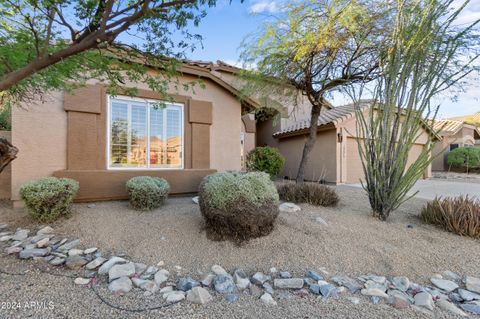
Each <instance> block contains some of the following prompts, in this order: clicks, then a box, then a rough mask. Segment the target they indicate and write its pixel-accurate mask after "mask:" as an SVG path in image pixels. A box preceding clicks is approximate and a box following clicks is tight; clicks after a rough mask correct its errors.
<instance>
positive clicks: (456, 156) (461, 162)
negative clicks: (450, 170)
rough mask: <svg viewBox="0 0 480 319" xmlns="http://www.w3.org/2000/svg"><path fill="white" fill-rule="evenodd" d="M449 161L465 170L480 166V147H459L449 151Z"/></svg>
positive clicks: (453, 165)
mask: <svg viewBox="0 0 480 319" xmlns="http://www.w3.org/2000/svg"><path fill="white" fill-rule="evenodd" d="M447 163H448V165H450V166H452V167H455V168H461V169H465V170H466V169H476V168H480V148H475V147H458V148H456V149H454V150H453V151H451V152H450V153H448V158H447Z"/></svg>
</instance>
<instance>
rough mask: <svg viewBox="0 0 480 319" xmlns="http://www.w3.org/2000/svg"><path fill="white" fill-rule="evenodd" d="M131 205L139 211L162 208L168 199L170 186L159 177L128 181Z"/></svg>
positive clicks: (137, 178) (141, 177)
mask: <svg viewBox="0 0 480 319" xmlns="http://www.w3.org/2000/svg"><path fill="white" fill-rule="evenodd" d="M126 186H127V192H128V196H129V198H130V205H131V206H132V207H133V208H135V209H138V210H152V209H155V208H158V207H160V206H161V205H162V204H163V203H164V202H165V200H166V199H167V197H168V192H170V185H169V184H168V182H167V181H166V180H165V179H163V178H159V177H151V176H136V177H133V178H131V179H129V180H128V181H127V185H126Z"/></svg>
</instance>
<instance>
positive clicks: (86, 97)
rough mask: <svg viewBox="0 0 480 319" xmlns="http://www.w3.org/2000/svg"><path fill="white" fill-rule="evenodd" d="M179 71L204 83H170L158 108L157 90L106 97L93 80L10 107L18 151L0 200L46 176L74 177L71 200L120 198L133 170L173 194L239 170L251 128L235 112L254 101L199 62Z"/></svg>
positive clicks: (251, 135)
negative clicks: (168, 97) (188, 86)
mask: <svg viewBox="0 0 480 319" xmlns="http://www.w3.org/2000/svg"><path fill="white" fill-rule="evenodd" d="M151 72H156V71H155V70H153V69H152V70H151ZM180 72H181V76H180V78H179V80H180V82H184V83H186V82H188V81H192V80H198V79H199V78H200V79H202V80H203V82H204V84H205V88H199V87H196V88H195V94H194V93H192V92H191V90H189V91H184V90H183V88H182V85H178V87H179V88H180V89H179V90H182V91H180V92H177V91H176V90H175V89H174V87H173V85H174V84H173V83H172V88H171V94H172V95H173V97H174V101H175V102H174V103H167V107H166V108H158V107H154V105H153V104H154V103H155V102H158V101H159V95H158V94H157V93H155V92H153V91H150V90H149V89H148V87H147V86H146V85H145V84H143V83H135V84H132V83H127V84H125V87H134V86H135V87H138V88H139V90H138V95H137V97H135V98H131V97H127V96H123V95H121V94H120V95H117V96H115V97H112V96H110V95H109V94H108V92H107V91H106V88H105V86H103V85H102V84H101V83H98V82H96V81H90V82H89V83H88V85H87V86H86V87H83V88H80V89H78V90H76V91H74V92H73V93H72V94H69V93H66V92H51V93H48V94H46V95H45V97H44V101H43V102H40V101H38V102H35V103H29V104H25V105H22V107H14V108H13V114H12V132H11V141H12V143H13V145H15V146H17V147H18V149H19V153H18V158H17V159H16V160H15V161H13V162H12V164H11V176H8V174H9V173H10V172H9V171H6V172H4V173H2V174H1V175H0V178H1V179H2V184H1V186H0V194H1V195H2V197H10V198H11V199H12V200H13V201H18V200H19V199H20V198H19V192H18V191H19V188H20V187H21V185H22V184H24V183H26V182H28V181H31V180H34V179H38V178H40V177H44V176H52V175H53V176H57V177H68V178H73V179H75V180H77V181H79V183H80V189H79V191H78V194H77V197H76V200H77V201H91V200H107V199H123V198H126V196H127V193H126V190H125V182H126V181H127V180H128V179H129V178H131V177H134V176H138V175H149V176H158V177H163V178H165V179H167V180H168V182H169V183H170V185H171V192H172V193H173V194H183V193H194V192H196V191H197V189H198V185H199V183H200V181H201V179H202V178H203V177H204V176H206V175H208V174H211V173H213V172H215V171H227V170H240V169H242V154H246V153H247V152H248V151H250V150H251V149H252V148H254V147H255V143H254V141H255V129H256V127H255V124H254V122H253V123H252V120H251V118H250V117H249V116H244V117H242V114H246V113H248V112H249V111H250V110H251V109H252V108H254V107H257V106H258V105H257V103H256V102H255V101H254V100H251V99H247V100H242V102H241V101H240V99H239V96H240V94H239V91H238V89H237V88H235V87H234V86H232V85H231V84H229V83H227V82H226V81H224V80H222V79H221V78H220V77H218V76H216V75H215V74H213V73H212V71H211V69H210V68H208V67H206V66H205V65H202V64H201V63H193V62H188V63H187V62H185V63H183V64H182V65H181V68H180ZM3 179H7V181H6V182H3Z"/></svg>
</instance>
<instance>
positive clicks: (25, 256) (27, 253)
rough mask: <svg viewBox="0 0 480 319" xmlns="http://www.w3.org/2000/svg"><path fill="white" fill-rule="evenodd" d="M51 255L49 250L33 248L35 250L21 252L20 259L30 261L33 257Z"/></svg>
mask: <svg viewBox="0 0 480 319" xmlns="http://www.w3.org/2000/svg"><path fill="white" fill-rule="evenodd" d="M49 253H50V249H49V248H43V249H40V248H33V249H24V250H22V251H21V252H20V254H19V257H20V258H21V259H28V258H33V257H43V256H46V255H48V254H49Z"/></svg>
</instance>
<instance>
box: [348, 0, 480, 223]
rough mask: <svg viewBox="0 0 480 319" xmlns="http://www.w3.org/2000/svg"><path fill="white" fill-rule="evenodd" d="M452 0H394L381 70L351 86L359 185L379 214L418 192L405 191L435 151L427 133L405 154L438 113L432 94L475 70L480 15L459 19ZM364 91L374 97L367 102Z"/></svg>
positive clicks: (381, 216) (479, 49)
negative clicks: (464, 21) (412, 158)
mask: <svg viewBox="0 0 480 319" xmlns="http://www.w3.org/2000/svg"><path fill="white" fill-rule="evenodd" d="M452 4H453V0H433V1H415V0H408V1H398V2H397V1H393V2H391V3H390V4H389V5H391V7H390V10H391V12H393V13H394V19H393V20H392V25H393V30H391V31H389V32H388V33H387V40H388V41H387V44H388V45H387V46H384V47H379V48H378V49H379V52H380V54H379V57H380V61H379V65H380V69H379V70H380V73H381V76H380V77H379V78H378V79H377V80H376V81H375V82H374V83H372V84H371V85H369V86H368V87H361V88H360V89H357V90H352V91H353V92H352V96H354V102H355V106H356V118H357V121H356V124H357V136H359V137H366V138H359V139H358V140H357V141H358V143H359V153H360V157H361V160H362V164H363V170H364V173H365V179H364V180H362V185H363V187H364V189H365V190H366V192H367V194H368V197H369V201H370V205H371V207H372V210H373V213H374V215H375V216H377V217H378V218H379V219H381V220H386V219H387V218H388V216H389V215H390V213H391V212H392V211H393V210H395V209H397V208H398V207H399V206H400V205H401V204H402V203H403V202H404V201H406V200H408V199H409V198H410V197H411V196H414V195H408V192H409V191H410V190H411V189H412V187H413V186H414V184H415V183H416V182H417V180H418V179H419V178H421V177H422V175H423V174H424V172H425V170H426V169H427V168H428V166H429V165H430V163H431V162H432V161H433V159H434V156H435V155H436V154H433V148H434V140H433V136H431V135H430V136H429V137H430V138H429V139H428V140H427V142H426V144H425V145H424V147H423V148H422V151H421V153H420V154H418V157H417V158H416V159H415V161H413V163H410V162H409V158H408V157H409V154H410V151H411V150H412V148H413V147H414V145H415V144H417V143H419V138H420V136H421V135H422V132H423V130H424V129H427V130H428V129H429V124H428V123H431V122H433V121H434V120H435V118H436V116H437V111H438V107H434V106H432V98H434V97H436V96H438V95H439V94H440V93H442V92H445V91H446V90H448V89H451V88H453V87H454V86H458V85H461V84H462V79H463V78H464V77H465V76H466V75H468V74H469V73H470V72H472V71H474V70H475V67H474V66H473V65H472V63H473V62H474V61H475V60H476V59H477V58H478V57H479V53H480V41H478V40H479V38H478V32H477V31H476V30H475V28H474V26H475V24H476V23H477V22H478V21H477V22H474V23H473V24H471V25H468V24H467V25H462V24H460V23H459V21H458V16H459V14H460V13H461V11H462V9H463V8H464V7H463V6H461V7H460V8H458V9H455V10H453V9H451V8H452ZM372 92H373V93H372ZM363 95H366V96H367V97H368V98H370V99H371V100H370V101H369V102H366V103H365V102H364V101H362V100H361V98H362V96H363ZM372 95H373V96H372ZM372 97H373V99H372ZM422 144H423V143H422Z"/></svg>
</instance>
